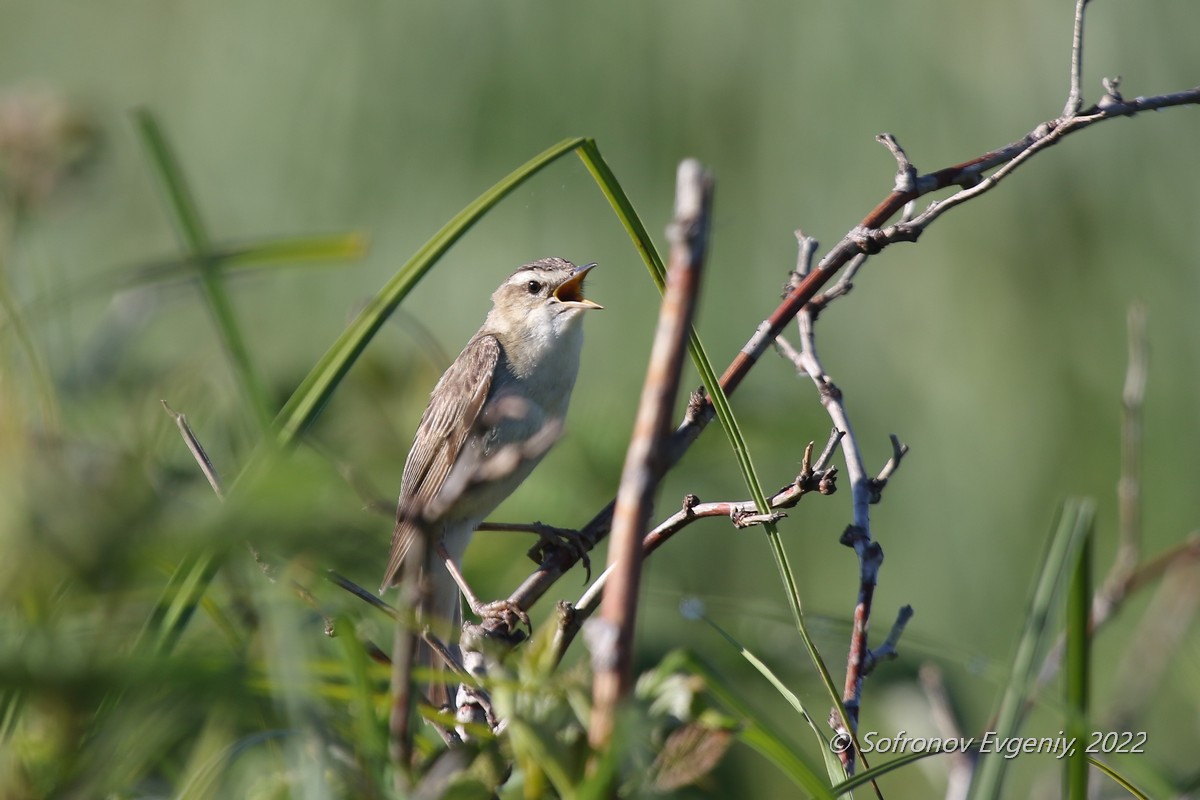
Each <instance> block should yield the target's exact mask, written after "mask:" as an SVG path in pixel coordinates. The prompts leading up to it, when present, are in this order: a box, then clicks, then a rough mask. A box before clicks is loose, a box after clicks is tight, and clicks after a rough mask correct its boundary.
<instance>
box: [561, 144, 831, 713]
mask: <svg viewBox="0 0 1200 800" xmlns="http://www.w3.org/2000/svg"><path fill="white" fill-rule="evenodd" d="M578 153H579V157H580V158H581V159H582V160H583V163H584V164H585V165H586V166H587V168H588V171H589V172H591V174H592V177H593V179H595V181H596V183H597V184H598V185H599V186H600V191H601V192H602V193H603V194H604V196H605V198H607V199H608V202H609V205H611V206H612V208H613V211H614V212H615V213H616V215H617V218H618V219H619V220H620V221H621V224H622V225H623V226H624V227H625V231H626V233H628V234H629V238H630V239H632V240H633V244H634V246H635V247H636V248H637V250H638V252H639V253H640V254H641V256H642V260H643V261H644V262H645V263H646V268H647V269H648V270H649V271H650V277H651V278H652V279H653V280H654V283H655V285H656V286H658V289H659V291H660V292H662V291H663V290H664V289H665V287H666V268H665V267H664V266H663V260H662V258H661V257H660V256H659V254H658V251H657V250H656V249H655V247H654V242H653V241H652V240H651V239H650V234H649V233H647V232H646V226H645V225H643V224H642V220H641V218H640V217H639V216H638V213H637V211H636V209H634V207H633V203H631V202H630V200H629V197H628V196H627V195H626V194H625V190H624V189H622V188H621V184H620V182H619V181H618V180H617V178H616V175H614V174H613V171H612V169H611V168H609V166H608V164H607V162H605V160H604V157H603V156H602V155H601V154H600V149H599V148H598V147H597V146H596V143H595V142H594V141H593V140H591V139H588V140H586V141H585V142H584V143H583V145H582V146H581V147H580V148H579V150H578ZM689 349H690V351H691V355H692V362H693V363H694V364H695V365H696V370H697V371H698V372H699V373H700V380H701V381H702V382H703V384H704V386H705V388H706V389H707V390H708V396H709V398H710V399H711V400H712V404H713V409H714V410H715V411H716V414H717V419H719V420H720V421H721V427H722V428H723V429H724V430H725V434H726V436H727V437H728V438H729V444H730V446H731V447H732V448H733V453H734V457H735V458H736V459H737V462H738V468H739V469H740V470H741V473H742V478H743V480H744V481H745V482H746V486H747V488H748V489H749V490H750V496H751V497H752V498H754V503H755V505H756V506H757V507H758V510H759V513H762V514H766V513H768V512H769V511H770V508H769V507H768V506H767V499H766V495H765V493H764V492H763V489H762V483H761V482H760V481H759V479H758V473H757V472H756V471H755V469H754V462H753V461H752V460H751V458H750V450H749V448H748V447H747V446H746V439H745V437H744V436H743V435H742V431H741V428H740V427H739V426H738V423H737V419H736V418H735V417H734V414H733V410H732V408H730V405H729V398H728V397H727V396H726V395H725V391H724V389H722V388H721V382H720V380H719V379H718V377H717V373H716V371H715V370H714V369H713V366H712V362H711V361H710V360H709V358H708V354H707V353H706V352H705V350H704V345H703V343H702V342H701V341H700V335H699V334H698V333H697V332H696V329H695V327H693V328H692V332H691V337H690V340H689ZM763 530H764V531H765V532H766V535H767V541H768V543H769V545H770V547H771V555H772V556H773V557H774V559H775V566H776V568H777V569H778V570H779V577H780V580H781V581H782V582H783V586H784V593H785V594H786V595H787V599H788V604H789V605H790V607H791V609H792V617H793V618H794V619H795V622H796V630H797V631H799V633H800V639H801V640H802V641H803V642H804V647H805V650H807V652H808V656H809V658H810V659H812V662H813V665H814V666H815V667H816V669H817V672H818V674H819V675H820V676H821V681H822V683H823V684H824V686H825V691H826V692H827V693H828V694H829V697H830V699H831V701H832V702H833V703H834V705H836V706H837V707H838V708H841V695H840V694H839V693H838V690H837V687H836V686H835V685H834V683H833V678H832V677H831V676H830V673H829V669H828V668H827V667H826V666H825V661H824V659H822V658H821V653H820V651H819V650H817V646H816V644H815V642H814V641H813V639H812V636H810V635H809V632H808V625H807V623H806V622H805V620H804V611H803V608H802V606H801V604H800V590H799V586H798V585H797V583H796V576H795V573H794V572H793V571H792V565H791V563H790V562H789V561H788V557H787V552H786V551H785V550H784V548H783V541H782V540H781V539H780V537H779V530H778V529H777V528H776V526H775V524H774V523H771V522H767V523H764V524H763Z"/></svg>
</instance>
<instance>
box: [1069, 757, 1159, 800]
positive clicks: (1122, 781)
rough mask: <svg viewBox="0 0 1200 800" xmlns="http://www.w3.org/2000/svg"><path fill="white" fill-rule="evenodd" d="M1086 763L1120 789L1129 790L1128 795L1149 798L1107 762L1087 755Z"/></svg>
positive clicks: (1142, 798) (1138, 798) (1147, 799)
mask: <svg viewBox="0 0 1200 800" xmlns="http://www.w3.org/2000/svg"><path fill="white" fill-rule="evenodd" d="M1087 763H1089V764H1091V765H1092V766H1093V767H1095V768H1096V769H1098V770H1100V771H1101V772H1103V773H1104V774H1105V775H1107V776H1108V777H1109V779H1110V780H1112V782H1113V783H1115V784H1117V785H1118V786H1120V787H1121V788H1122V789H1124V790H1125V791H1127V792H1129V796H1130V797H1136V798H1137V800H1150V795H1148V794H1146V793H1145V792H1143V791H1142V790H1140V789H1138V788H1137V787H1136V786H1134V785H1133V782H1132V781H1130V780H1129V779H1128V778H1126V777H1125V776H1124V775H1122V774H1121V773H1119V772H1117V771H1116V770H1115V769H1113V768H1112V767H1111V766H1109V765H1108V764H1105V763H1104V762H1103V761H1100V760H1098V759H1095V758H1093V757H1091V756H1088V757H1087ZM1172 794H1173V792H1172ZM1160 796H1164V795H1160Z"/></svg>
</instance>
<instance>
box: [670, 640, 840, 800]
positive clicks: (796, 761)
mask: <svg viewBox="0 0 1200 800" xmlns="http://www.w3.org/2000/svg"><path fill="white" fill-rule="evenodd" d="M671 661H675V662H677V663H678V664H679V668H680V669H686V670H687V671H688V672H691V673H693V674H695V675H699V676H700V677H701V678H703V679H704V682H705V689H706V690H707V691H708V692H709V693H711V694H712V696H713V697H714V698H716V700H717V701H719V702H720V703H721V704H722V705H724V706H725V707H726V708H727V709H728V710H729V712H730V713H731V714H733V715H734V716H735V717H737V718H738V722H739V723H740V724H741V728H740V729H739V730H738V733H737V737H738V739H740V740H741V741H743V742H744V743H745V744H747V745H749V746H750V747H752V748H753V749H755V750H757V751H758V752H759V753H760V754H762V755H763V756H765V757H766V758H767V760H769V761H770V762H771V763H773V764H774V765H775V766H776V767H778V768H779V770H780V771H781V772H783V774H784V775H785V776H787V777H788V778H789V779H790V780H791V781H792V782H793V783H795V784H796V786H798V787H799V788H801V789H803V790H804V791H806V792H808V794H809V795H810V796H811V797H815V798H820V799H821V800H833V798H834V797H836V795H835V794H834V793H833V792H831V791H830V789H829V786H828V784H827V783H826V782H825V780H824V779H822V777H821V776H820V775H818V774H817V771H816V770H815V769H813V767H811V766H810V765H809V764H808V763H807V762H806V761H805V760H804V759H803V758H801V757H800V756H799V755H798V754H797V752H796V748H795V747H794V746H792V745H791V744H789V743H788V742H786V741H785V740H784V738H783V737H782V736H781V735H780V734H779V733H777V732H776V731H774V730H772V729H771V728H770V727H769V726H768V725H767V724H766V722H764V721H763V720H762V718H761V716H760V715H756V714H755V713H754V712H753V711H752V710H751V709H750V708H749V706H747V705H746V704H745V703H744V702H743V701H742V700H741V699H740V698H739V697H738V696H737V694H736V693H735V692H734V691H733V690H732V689H730V688H729V686H727V685H726V683H725V682H724V680H723V679H722V678H721V677H720V676H719V675H718V674H717V673H716V671H715V670H713V669H712V668H710V667H709V666H708V665H707V664H704V663H703V662H701V661H700V660H699V659H697V658H696V657H695V656H692V655H691V654H689V653H684V652H682V651H679V652H676V653H674V654H671V655H669V656H668V657H667V658H665V659H663V662H662V668H663V669H667V668H668V665H669V662H671Z"/></svg>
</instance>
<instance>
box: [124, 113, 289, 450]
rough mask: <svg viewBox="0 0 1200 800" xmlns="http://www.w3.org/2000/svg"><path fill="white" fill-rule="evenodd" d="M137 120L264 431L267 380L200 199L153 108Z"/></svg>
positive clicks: (228, 352) (229, 353)
mask: <svg viewBox="0 0 1200 800" xmlns="http://www.w3.org/2000/svg"><path fill="white" fill-rule="evenodd" d="M134 121H135V123H136V125H137V129H138V133H139V135H140V136H141V139H142V146H143V148H144V149H145V150H146V155H147V156H148V157H149V159H150V165H151V167H153V169H154V174H155V176H156V177H157V178H158V180H159V183H160V184H161V187H162V190H163V193H164V195H165V197H166V199H167V204H168V206H169V207H170V210H171V213H172V218H173V220H174V222H175V226H176V228H177V229H178V232H179V236H180V239H181V240H182V243H183V247H184V250H185V252H186V254H187V256H188V257H189V258H190V259H191V264H192V268H193V270H194V271H195V272H196V274H197V276H198V277H199V278H200V286H201V288H202V290H203V294H204V300H205V302H206V303H207V305H208V309H209V311H210V312H211V313H212V317H213V321H214V322H215V324H216V326H217V333H218V335H219V336H220V337H221V342H222V344H223V345H224V347H225V353H226V356H227V357H228V358H229V361H230V364H231V366H232V368H233V373H234V375H235V376H236V378H237V381H238V386H239V387H240V388H241V390H242V394H243V395H244V397H245V400H246V403H247V404H248V405H249V406H250V411H251V413H252V414H253V416H254V419H255V420H256V421H257V422H258V426H259V428H260V429H261V430H262V431H263V432H265V431H267V430H268V429H269V428H270V424H271V411H270V401H269V400H268V399H267V392H266V389H265V388H264V387H263V384H262V380H261V378H260V376H259V374H258V372H256V371H255V369H254V365H253V364H252V363H251V359H250V350H249V348H248V347H247V346H246V340H245V337H243V335H242V329H241V327H240V326H239V325H238V322H237V316H236V315H235V314H234V311H233V303H232V302H231V301H230V299H229V295H228V293H227V292H226V291H225V287H224V285H223V284H222V283H221V275H220V271H219V270H218V269H216V268H215V266H214V264H213V260H212V257H213V252H212V246H211V242H210V240H209V236H208V232H207V231H206V230H205V227H204V223H203V221H202V220H201V219H200V212H199V210H198V208H197V206H196V201H195V198H193V197H192V193H191V190H190V189H189V188H188V185H187V181H186V179H185V178H184V176H183V170H182V169H181V168H180V166H179V162H178V160H177V159H176V158H175V154H174V152H172V150H171V147H170V145H169V144H168V142H167V138H166V136H165V135H164V134H163V132H162V128H161V127H159V124H158V120H156V119H155V118H154V115H153V114H151V113H150V111H149V110H148V109H145V108H142V109H138V110H137V111H136V112H134Z"/></svg>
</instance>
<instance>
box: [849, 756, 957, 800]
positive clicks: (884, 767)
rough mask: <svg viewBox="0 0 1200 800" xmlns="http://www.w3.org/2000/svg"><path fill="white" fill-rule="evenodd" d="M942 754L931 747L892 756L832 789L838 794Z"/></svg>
mask: <svg viewBox="0 0 1200 800" xmlns="http://www.w3.org/2000/svg"><path fill="white" fill-rule="evenodd" d="M972 749H978V745H976V746H975V747H974V748H972ZM942 755H946V753H945V752H939V751H936V750H932V749H930V750H917V751H914V752H909V753H905V754H904V755H902V756H897V757H896V758H893V759H892V760H891V761H888V762H887V763H886V764H880V765H878V766H875V767H871V768H870V769H868V770H863V771H862V772H859V773H857V774H855V775H854V776H853V777H850V778H847V779H846V780H844V781H842V782H841V783H839V784H838V785H837V786H834V787H833V791H834V792H837V793H839V794H844V793H846V792H850V791H853V790H854V789H857V788H858V787H860V786H866V785H867V784H868V783H870V782H871V781H874V780H876V779H877V778H880V777H882V776H884V775H886V774H888V773H889V772H892V771H894V770H898V769H900V768H901V767H904V766H908V765H909V764H912V763H914V762H916V761H920V760H922V759H925V758H930V757H931V756H942Z"/></svg>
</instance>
